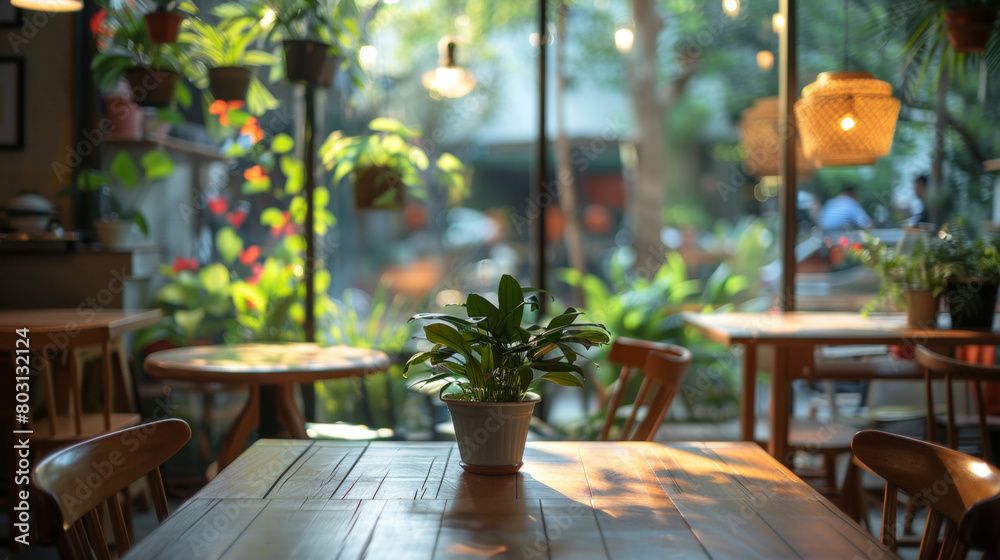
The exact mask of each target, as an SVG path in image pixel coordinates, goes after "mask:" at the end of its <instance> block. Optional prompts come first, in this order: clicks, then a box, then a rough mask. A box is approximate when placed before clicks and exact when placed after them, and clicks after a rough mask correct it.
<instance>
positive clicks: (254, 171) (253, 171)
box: [243, 165, 264, 183]
mask: <svg viewBox="0 0 1000 560" xmlns="http://www.w3.org/2000/svg"><path fill="white" fill-rule="evenodd" d="M243 178H244V179H246V180H247V181H250V182H251V183H253V182H255V181H260V180H261V179H263V178H264V170H263V169H262V168H261V167H260V166H259V165H255V166H253V167H251V168H250V169H247V170H246V171H244V172H243Z"/></svg>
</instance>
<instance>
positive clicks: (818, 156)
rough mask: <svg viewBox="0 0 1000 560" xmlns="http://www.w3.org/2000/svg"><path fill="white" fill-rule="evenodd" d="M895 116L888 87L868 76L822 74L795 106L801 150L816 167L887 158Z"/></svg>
mask: <svg viewBox="0 0 1000 560" xmlns="http://www.w3.org/2000/svg"><path fill="white" fill-rule="evenodd" d="M898 116H899V100H898V99H896V98H894V97H893V96H892V86H891V85H889V83H888V82H883V81H882V80H878V79H876V78H875V76H873V75H872V74H871V73H869V72H823V73H822V74H820V75H819V76H818V77H817V78H816V81H815V82H813V83H811V84H809V85H808V86H806V87H805V88H803V90H802V99H800V100H799V101H798V102H796V103H795V117H796V119H797V122H798V125H799V134H800V138H801V139H802V150H803V151H804V152H805V155H806V157H808V158H810V159H812V160H813V161H815V162H816V164H817V165H819V166H821V167H826V166H838V165H840V166H846V165H872V164H874V163H875V161H876V160H878V158H880V157H882V156H885V155H888V154H889V150H890V148H892V136H893V134H894V133H895V131H896V118H897V117H898Z"/></svg>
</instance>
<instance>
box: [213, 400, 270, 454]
mask: <svg viewBox="0 0 1000 560" xmlns="http://www.w3.org/2000/svg"><path fill="white" fill-rule="evenodd" d="M249 390H250V392H249V394H248V395H247V403H246V404H245V405H244V406H243V410H241V411H240V415H239V416H238V417H237V418H236V422H233V425H232V426H230V427H229V431H228V432H226V439H225V440H223V442H222V449H221V450H219V470H220V471H221V470H222V469H224V468H226V467H227V466H229V464H230V463H232V462H233V461H234V460H235V459H236V458H237V457H239V455H240V453H242V452H243V447H244V446H245V445H246V442H247V438H248V437H250V430H252V429H253V428H254V426H256V425H257V422H258V421H259V420H260V388H259V387H258V386H256V385H250V386H249Z"/></svg>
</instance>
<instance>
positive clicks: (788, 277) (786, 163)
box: [778, 0, 798, 311]
mask: <svg viewBox="0 0 1000 560" xmlns="http://www.w3.org/2000/svg"><path fill="white" fill-rule="evenodd" d="M781 14H782V15H784V16H785V29H784V31H783V33H782V34H781V49H780V56H781V65H780V70H781V71H780V78H779V85H778V92H779V93H778V99H779V100H778V106H779V110H778V119H779V120H778V127H779V130H780V132H781V138H782V139H784V142H783V143H782V144H781V162H780V163H781V168H780V170H781V198H780V214H781V222H782V228H781V230H782V231H781V264H782V277H781V301H782V302H783V305H782V308H783V309H784V310H785V311H794V310H795V271H796V268H797V264H798V263H797V262H796V260H795V235H796V229H797V226H798V224H797V222H796V219H795V208H796V205H797V201H798V193H797V178H796V174H795V172H796V162H795V156H796V153H795V152H796V150H795V148H796V146H798V127H797V126H796V124H795V101H796V100H797V99H798V60H797V58H796V57H797V56H798V55H797V54H796V48H795V39H796V21H795V20H796V16H795V0H781Z"/></svg>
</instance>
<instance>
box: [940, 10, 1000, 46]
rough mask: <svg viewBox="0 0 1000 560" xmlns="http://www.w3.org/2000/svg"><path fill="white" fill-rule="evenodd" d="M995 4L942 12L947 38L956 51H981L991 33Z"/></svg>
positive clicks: (994, 16)
mask: <svg viewBox="0 0 1000 560" xmlns="http://www.w3.org/2000/svg"><path fill="white" fill-rule="evenodd" d="M996 19H997V8H996V6H992V7H988V6H983V7H981V8H965V9H961V10H948V11H946V12H945V13H944V22H945V26H946V27H947V29H948V40H949V41H951V46H952V48H953V49H954V50H955V52H957V53H981V52H983V51H984V50H986V43H988V42H989V40H990V35H992V34H993V27H994V24H995V23H996Z"/></svg>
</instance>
